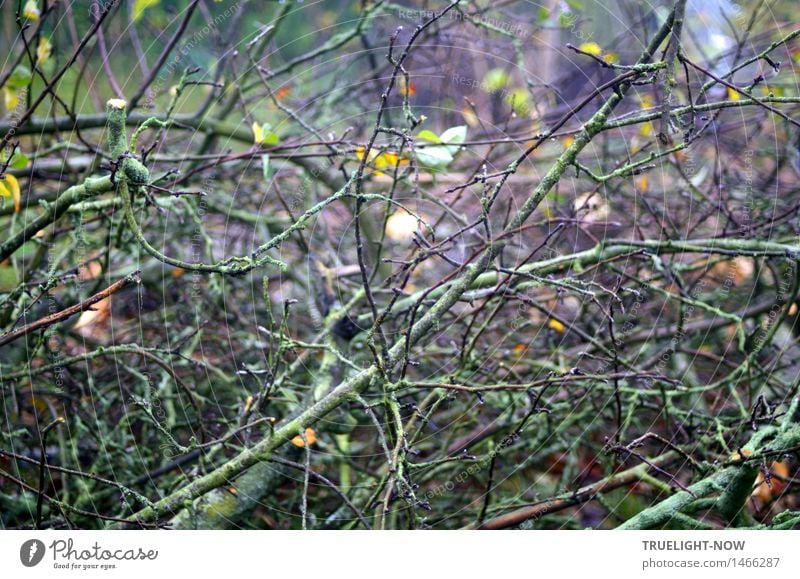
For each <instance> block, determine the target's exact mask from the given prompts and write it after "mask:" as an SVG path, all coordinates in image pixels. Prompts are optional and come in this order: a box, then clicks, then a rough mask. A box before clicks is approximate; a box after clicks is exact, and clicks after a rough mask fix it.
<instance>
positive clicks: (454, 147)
mask: <svg viewBox="0 0 800 579" xmlns="http://www.w3.org/2000/svg"><path fill="white" fill-rule="evenodd" d="M439 138H440V139H441V142H442V143H445V144H447V145H450V146H449V147H447V151H448V152H449V153H450V155H455V154H456V153H458V150H459V149H460V148H461V145H462V144H463V143H464V141H466V140H467V125H459V126H457V127H450V128H449V129H447V130H446V131H445V132H443V133H442V134H441V136H440V137H439Z"/></svg>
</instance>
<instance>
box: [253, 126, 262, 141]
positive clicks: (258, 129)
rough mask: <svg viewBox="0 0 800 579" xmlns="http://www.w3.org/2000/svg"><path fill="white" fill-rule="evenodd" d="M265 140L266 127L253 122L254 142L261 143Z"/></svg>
mask: <svg viewBox="0 0 800 579" xmlns="http://www.w3.org/2000/svg"><path fill="white" fill-rule="evenodd" d="M263 141H264V129H263V127H262V126H261V125H259V124H258V123H255V122H254V123H253V142H254V143H255V144H256V145H260V144H261V143H262V142H263Z"/></svg>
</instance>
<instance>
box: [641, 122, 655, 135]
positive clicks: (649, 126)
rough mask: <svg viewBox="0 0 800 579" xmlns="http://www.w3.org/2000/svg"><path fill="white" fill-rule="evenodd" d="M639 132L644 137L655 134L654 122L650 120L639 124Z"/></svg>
mask: <svg viewBox="0 0 800 579" xmlns="http://www.w3.org/2000/svg"><path fill="white" fill-rule="evenodd" d="M639 134H640V135H641V136H642V137H649V136H651V135H652V134H653V123H651V122H650V121H648V122H646V123H642V124H641V125H639Z"/></svg>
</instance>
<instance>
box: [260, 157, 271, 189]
mask: <svg viewBox="0 0 800 579" xmlns="http://www.w3.org/2000/svg"><path fill="white" fill-rule="evenodd" d="M261 171H262V173H263V175H264V181H266V182H267V183H268V184H269V182H270V181H272V167H271V166H270V163H269V155H261Z"/></svg>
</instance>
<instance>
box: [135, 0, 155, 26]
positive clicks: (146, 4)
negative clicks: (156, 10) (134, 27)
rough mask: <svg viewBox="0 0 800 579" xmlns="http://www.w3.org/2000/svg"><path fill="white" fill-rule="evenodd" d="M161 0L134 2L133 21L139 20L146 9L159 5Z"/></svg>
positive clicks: (137, 0) (139, 0)
mask: <svg viewBox="0 0 800 579" xmlns="http://www.w3.org/2000/svg"><path fill="white" fill-rule="evenodd" d="M160 2H161V0H136V1H135V2H134V3H133V21H134V22H138V21H139V20H140V19H141V17H142V16H144V11H145V10H147V9H148V8H151V7H152V6H157V5H158V4H159V3H160Z"/></svg>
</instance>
